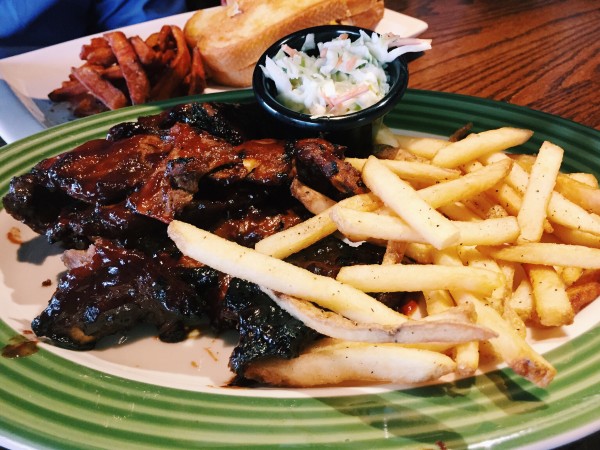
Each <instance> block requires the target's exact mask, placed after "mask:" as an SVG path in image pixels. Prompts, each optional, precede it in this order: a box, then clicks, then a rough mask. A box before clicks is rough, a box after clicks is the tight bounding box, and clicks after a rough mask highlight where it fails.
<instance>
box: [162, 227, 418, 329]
mask: <svg viewBox="0 0 600 450" xmlns="http://www.w3.org/2000/svg"><path fill="white" fill-rule="evenodd" d="M167 231H168V234H169V237H170V238H171V239H172V240H173V241H174V242H175V244H176V245H177V247H178V248H179V250H180V251H181V252H182V253H183V254H184V255H186V256H189V257H190V258H194V259H195V260H197V261H200V262H202V263H204V264H206V265H208V266H210V267H212V268H214V269H216V270H219V271H221V272H224V273H227V274H229V275H231V276H234V277H238V278H241V279H244V280H247V281H250V282H252V283H255V284H258V285H259V286H263V287H265V288H269V289H272V290H274V291H277V292H281V293H284V294H287V295H291V296H294V297H298V298H302V299H305V300H309V301H312V302H315V303H317V304H319V305H320V306H322V307H324V308H327V309H330V310H332V311H335V312H337V313H339V314H341V315H342V316H344V317H347V318H348V319H351V320H355V321H357V322H364V321H367V322H374V323H380V324H388V325H398V324H400V323H403V322H405V321H407V320H408V319H407V317H406V316H404V315H402V314H400V313H398V312H396V311H394V310H392V309H390V308H388V307H387V306H385V305H384V304H383V303H380V302H378V301H377V300H375V299H374V298H373V297H371V296H369V295H367V294H365V293H364V292H362V291H360V290H358V289H355V288H353V287H352V286H349V285H345V284H342V283H339V282H337V281H336V280H334V279H333V278H328V277H325V276H321V275H315V274H313V273H311V272H309V271H308V270H305V269H302V268H300V267H297V266H294V265H292V264H289V263H286V262H284V261H281V260H279V259H277V258H273V257H271V256H268V255H264V254H262V253H259V252H257V251H256V250H253V249H250V248H246V247H242V246H241V245H238V244H236V243H235V242H231V241H228V240H226V239H223V238H221V237H219V236H216V235H214V234H212V233H209V232H207V231H204V230H201V229H199V228H196V227H194V226H193V225H190V224H187V223H184V222H180V221H177V220H175V221H173V222H171V223H170V224H169V227H168V230H167Z"/></svg>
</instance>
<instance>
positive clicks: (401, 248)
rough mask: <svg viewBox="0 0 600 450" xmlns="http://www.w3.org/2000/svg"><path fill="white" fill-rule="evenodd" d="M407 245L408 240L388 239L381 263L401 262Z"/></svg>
mask: <svg viewBox="0 0 600 450" xmlns="http://www.w3.org/2000/svg"><path fill="white" fill-rule="evenodd" d="M407 245H408V244H407V243H406V242H401V241H388V242H387V244H386V246H385V253H384V254H383V259H382V260H381V264H400V263H401V262H402V260H403V259H404V253H405V252H406V246H407Z"/></svg>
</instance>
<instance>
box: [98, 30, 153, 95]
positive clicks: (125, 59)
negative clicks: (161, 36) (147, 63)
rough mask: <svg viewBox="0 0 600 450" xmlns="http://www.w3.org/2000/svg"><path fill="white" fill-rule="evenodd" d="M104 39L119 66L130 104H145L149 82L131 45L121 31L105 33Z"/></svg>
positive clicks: (148, 91)
mask: <svg viewBox="0 0 600 450" xmlns="http://www.w3.org/2000/svg"><path fill="white" fill-rule="evenodd" d="M104 37H105V38H106V40H107V41H108V44H109V45H110V48H111V49H112V51H113V53H114V54H115V57H116V58H117V62H118V63H119V66H121V71H122V72H123V77H124V78H125V83H126V84H127V89H128V90H129V96H130V97H131V103H132V104H133V105H138V104H141V103H145V102H146V100H147V99H148V96H149V93H150V81H149V80H148V77H147V76H146V72H145V71H144V69H143V67H142V65H141V64H140V60H139V59H138V57H137V54H136V53H135V50H134V49H133V47H132V45H131V43H130V42H129V40H128V39H127V37H126V36H125V34H124V33H123V32H121V31H113V32H110V33H106V34H105V35H104Z"/></svg>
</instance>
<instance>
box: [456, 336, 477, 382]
mask: <svg viewBox="0 0 600 450" xmlns="http://www.w3.org/2000/svg"><path fill="white" fill-rule="evenodd" d="M454 361H455V362H456V373H457V374H458V375H459V376H461V377H469V376H471V375H473V374H474V373H475V372H476V371H477V367H478V366H479V342H477V341H472V342H465V343H464V344H459V345H457V346H456V347H455V348H454Z"/></svg>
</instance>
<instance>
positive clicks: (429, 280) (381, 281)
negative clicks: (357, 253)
mask: <svg viewBox="0 0 600 450" xmlns="http://www.w3.org/2000/svg"><path fill="white" fill-rule="evenodd" d="M337 280H338V281H340V282H341V283H344V284H349V285H351V286H354V287H356V288H357V289H360V290H362V291H364V292H415V291H424V290H432V289H433V290H436V289H448V290H451V289H456V290H462V291H468V292H473V293H477V294H481V295H484V296H485V295H491V293H492V292H493V291H494V290H495V289H497V288H498V287H500V286H502V283H503V282H504V279H503V277H502V274H501V273H498V272H494V271H492V270H486V269H479V268H474V267H445V266H440V265H433V264H422V265H415V264H394V265H386V266H382V265H377V264H367V265H355V266H346V267H342V268H341V269H340V271H339V273H338V276H337Z"/></svg>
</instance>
